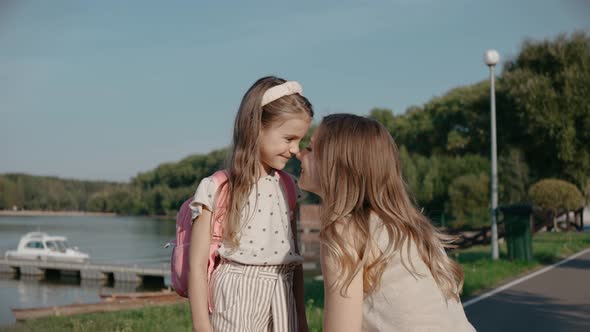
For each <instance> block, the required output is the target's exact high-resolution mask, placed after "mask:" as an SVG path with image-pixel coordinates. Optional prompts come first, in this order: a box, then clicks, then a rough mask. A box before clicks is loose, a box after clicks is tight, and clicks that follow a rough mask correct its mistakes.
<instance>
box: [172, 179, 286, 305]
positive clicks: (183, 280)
mask: <svg viewBox="0 0 590 332" xmlns="http://www.w3.org/2000/svg"><path fill="white" fill-rule="evenodd" d="M278 174H279V179H280V182H281V186H282V188H283V190H284V191H285V193H286V195H287V201H288V203H289V210H290V217H291V218H290V219H291V227H292V229H293V232H294V233H295V234H297V228H295V209H296V205H297V197H296V195H297V194H296V189H295V183H294V181H293V178H292V177H291V176H290V175H289V174H287V173H285V172H283V171H278ZM212 179H213V182H215V185H216V187H217V188H219V189H218V191H217V194H216V197H215V203H214V208H213V210H214V212H213V225H212V226H213V229H212V231H213V232H212V237H211V245H210V247H209V262H208V263H207V280H211V275H212V274H213V271H214V270H215V268H216V267H217V266H218V265H219V256H217V248H219V246H220V245H221V241H222V240H223V219H224V216H225V209H226V207H225V203H226V200H227V188H228V186H223V184H224V183H225V182H226V181H227V173H226V172H225V171H217V172H215V173H214V174H213V175H212ZM192 201H193V198H192V197H191V198H189V199H187V200H186V201H185V202H184V203H183V204H182V206H181V207H180V209H179V210H178V215H177V217H176V241H170V242H169V243H168V244H167V245H166V247H168V246H169V245H173V249H172V256H171V260H170V272H171V274H170V279H171V281H172V286H173V287H174V290H175V291H176V293H177V294H178V295H180V296H182V297H188V274H189V252H190V243H191V228H192V215H191V210H190V208H189V205H190V203H191V202H192ZM211 295H212V294H211V293H210V294H209V310H212V303H213V301H212V298H211Z"/></svg>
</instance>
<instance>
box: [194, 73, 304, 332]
mask: <svg viewBox="0 0 590 332" xmlns="http://www.w3.org/2000/svg"><path fill="white" fill-rule="evenodd" d="M302 92H303V91H302V88H301V85H299V83H297V82H295V81H289V82H287V81H285V80H283V79H280V78H277V77H264V78H261V79H259V80H258V81H257V82H256V83H254V85H253V86H252V87H251V88H250V89H249V90H248V91H247V92H246V94H245V95H244V97H243V99H242V103H241V105H240V108H239V110H238V113H237V115H236V119H235V124H234V133H233V147H232V149H233V150H232V154H231V158H230V160H229V165H228V169H227V175H228V176H227V177H228V181H227V182H226V183H225V184H224V185H227V188H225V189H227V191H226V192H227V201H226V204H225V205H224V206H225V207H226V210H225V211H224V219H223V241H222V243H221V244H220V245H219V249H218V250H217V252H218V255H219V256H220V257H221V261H222V263H221V265H220V266H219V267H218V268H217V269H216V270H215V272H214V273H213V276H212V278H211V281H210V282H209V285H208V283H207V261H208V254H209V244H210V240H211V228H212V227H211V222H212V215H213V213H214V212H215V211H214V209H215V205H216V204H215V198H216V193H218V190H219V188H218V187H217V186H216V184H215V181H213V178H212V177H209V178H205V179H203V180H202V181H201V183H200V184H199V186H198V188H197V191H196V193H195V196H194V200H193V202H192V203H191V210H192V213H193V220H194V222H193V227H192V232H191V246H190V266H191V270H190V275H189V301H190V306H191V313H192V319H193V329H194V330H195V331H223V332H231V331H297V330H299V331H307V322H306V319H305V305H304V303H303V274H302V269H301V263H302V261H303V258H302V257H301V256H300V255H299V254H298V252H297V250H296V249H297V246H296V242H295V238H294V234H295V233H296V231H297V230H296V229H292V228H291V223H290V214H291V212H293V211H291V212H290V211H289V204H288V203H287V197H286V193H285V192H284V191H285V189H284V188H282V186H281V181H280V178H279V177H280V175H279V173H278V172H277V170H281V169H283V167H285V164H286V163H287V161H289V159H290V158H291V156H293V155H295V154H297V153H298V152H299V143H300V141H301V139H302V138H303V136H305V134H306V132H307V130H308V129H309V127H310V125H311V120H312V117H313V110H312V106H311V104H310V103H309V101H308V100H307V99H306V98H305V97H303V95H302ZM283 174H284V173H283ZM289 180H290V179H289ZM208 287H210V289H208ZM209 291H210V292H211V294H212V303H209V304H211V305H212V312H211V313H210V314H209V311H208V294H209Z"/></svg>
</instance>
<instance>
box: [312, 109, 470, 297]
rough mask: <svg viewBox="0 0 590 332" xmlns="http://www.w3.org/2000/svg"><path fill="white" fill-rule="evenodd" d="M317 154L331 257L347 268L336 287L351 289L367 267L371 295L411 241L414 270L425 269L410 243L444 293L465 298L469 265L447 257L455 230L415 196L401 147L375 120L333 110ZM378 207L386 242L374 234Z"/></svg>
mask: <svg viewBox="0 0 590 332" xmlns="http://www.w3.org/2000/svg"><path fill="white" fill-rule="evenodd" d="M317 131H318V132H317V133H316V138H315V141H314V142H313V147H312V153H314V154H315V160H316V162H317V167H318V171H319V179H320V180H319V181H320V196H322V210H321V211H322V212H321V220H322V228H321V233H320V238H321V241H322V243H323V245H324V246H325V247H326V248H327V249H328V256H329V257H330V259H333V261H334V262H336V264H337V266H338V267H339V268H340V269H341V271H340V272H341V274H340V275H341V276H342V277H341V278H339V280H337V281H336V283H335V286H336V287H338V288H340V293H341V294H342V295H343V296H344V295H345V294H346V292H347V290H348V287H349V286H350V284H351V282H352V279H353V278H354V276H355V275H356V274H357V273H358V272H360V271H361V270H362V273H363V290H364V293H365V295H368V294H370V293H372V292H374V291H375V290H376V289H377V288H379V285H380V283H381V277H382V275H383V272H384V270H385V267H386V265H387V263H388V262H389V260H390V259H391V258H392V257H393V255H394V254H396V253H397V252H401V249H402V246H404V247H406V248H407V249H408V250H407V253H408V255H407V256H408V262H409V265H410V267H408V266H407V265H406V263H405V262H404V258H403V255H401V254H400V256H402V264H403V265H404V267H405V268H406V269H408V271H410V273H412V274H413V275H415V276H416V275H420V274H419V273H418V272H417V271H416V268H415V267H414V265H413V264H412V261H411V259H410V255H409V251H410V250H409V247H410V244H411V242H413V243H415V244H416V246H417V248H418V253H419V255H420V257H421V258H422V259H423V261H424V262H425V263H426V265H427V266H428V268H429V269H430V272H431V273H432V276H433V277H434V280H435V281H436V283H437V284H438V287H439V288H440V289H441V291H442V293H443V294H444V296H445V298H447V299H450V298H456V299H458V298H459V293H460V292H461V289H462V287H463V270H462V269H461V267H460V266H459V264H457V263H456V262H454V261H453V260H451V259H450V258H448V257H447V255H446V253H445V250H444V249H445V248H447V247H453V246H452V245H451V242H452V241H453V240H454V238H453V237H451V236H449V235H444V234H442V233H439V232H438V231H437V230H436V228H434V226H432V224H431V223H430V222H429V220H428V219H427V218H426V217H425V216H424V215H422V214H421V213H420V212H419V211H418V210H417V208H416V207H415V206H414V204H413V203H412V200H411V199H410V197H409V195H408V193H407V190H406V184H405V182H404V180H403V178H402V174H401V165H400V160H399V153H398V149H397V146H396V144H395V142H394V140H393V138H392V137H391V135H390V134H389V132H388V131H387V129H385V127H383V126H382V125H381V124H380V123H378V122H377V121H375V120H371V119H368V118H364V117H361V116H356V115H352V114H333V115H328V116H326V117H325V118H324V119H323V121H322V122H321V124H320V126H319V128H318V129H317ZM371 213H375V214H376V215H377V216H378V217H379V218H380V219H381V220H382V227H383V228H382V229H384V230H385V231H386V232H387V235H388V236H389V243H388V245H387V248H386V249H385V250H384V251H382V250H380V249H379V247H378V244H377V243H376V239H374V238H373V237H372V233H371V232H372V231H371V227H370V218H371Z"/></svg>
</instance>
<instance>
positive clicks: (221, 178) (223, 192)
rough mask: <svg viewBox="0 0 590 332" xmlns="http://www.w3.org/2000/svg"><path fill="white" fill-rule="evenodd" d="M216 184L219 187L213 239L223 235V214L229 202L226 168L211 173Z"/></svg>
mask: <svg viewBox="0 0 590 332" xmlns="http://www.w3.org/2000/svg"><path fill="white" fill-rule="evenodd" d="M211 178H212V179H213V182H214V183H215V186H216V187H217V192H216V194H215V200H214V202H213V218H212V220H211V222H212V225H211V226H212V227H211V231H212V235H213V239H219V240H220V239H221V238H222V237H223V224H222V220H223V216H224V215H225V210H226V208H227V207H226V205H225V204H226V203H227V193H228V188H229V187H228V184H227V183H226V182H227V181H228V178H229V177H228V173H227V171H226V170H219V171H217V172H215V173H213V175H211Z"/></svg>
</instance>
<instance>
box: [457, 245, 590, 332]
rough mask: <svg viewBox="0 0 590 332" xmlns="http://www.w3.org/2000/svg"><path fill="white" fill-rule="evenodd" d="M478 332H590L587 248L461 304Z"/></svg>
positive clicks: (589, 252)
mask: <svg viewBox="0 0 590 332" xmlns="http://www.w3.org/2000/svg"><path fill="white" fill-rule="evenodd" d="M464 306H465V313H466V314H467V318H468V319H469V321H470V322H471V324H473V326H475V328H476V329H477V330H478V331H481V332H485V331H502V332H509V331H519V332H520V331H535V332H545V331H552V332H553V331H568V332H575V331H584V332H588V331H590V249H587V250H585V251H582V252H580V253H578V254H575V255H573V256H572V257H570V258H568V259H566V260H564V261H562V262H559V263H557V264H555V265H552V266H549V267H546V268H543V269H542V270H539V271H537V272H534V273H532V274H530V275H528V276H525V277H523V278H520V279H518V280H515V281H513V282H511V283H509V284H507V285H505V286H502V287H500V288H498V289H496V290H493V291H491V292H489V293H486V294H483V295H482V296H480V297H476V298H474V299H472V300H469V301H466V302H465V303H464Z"/></svg>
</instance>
